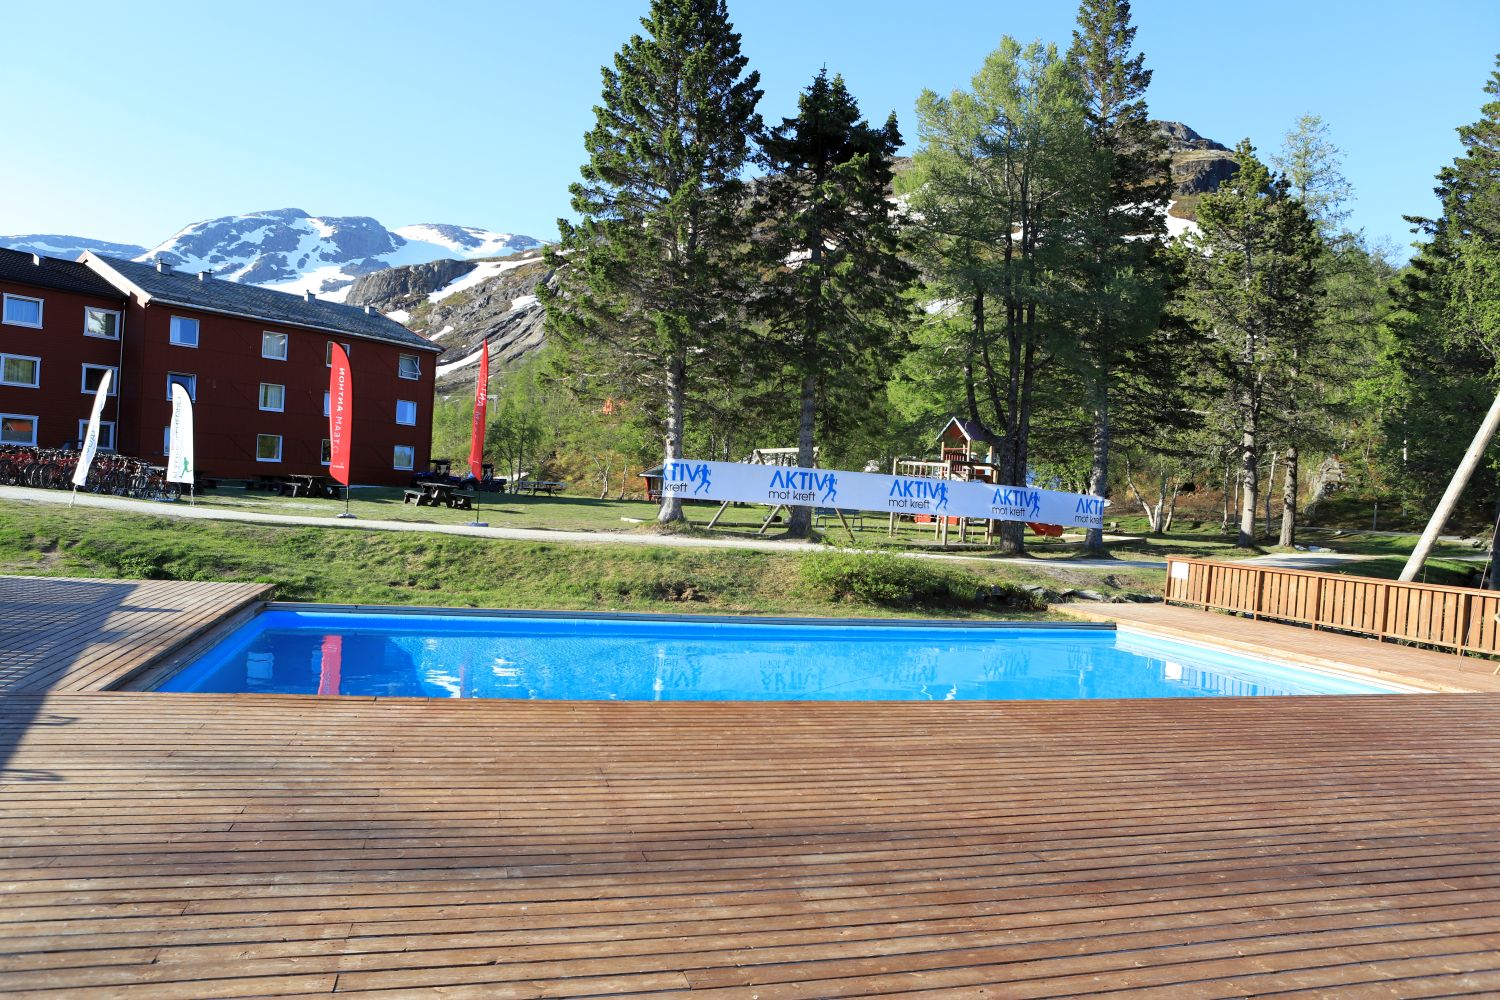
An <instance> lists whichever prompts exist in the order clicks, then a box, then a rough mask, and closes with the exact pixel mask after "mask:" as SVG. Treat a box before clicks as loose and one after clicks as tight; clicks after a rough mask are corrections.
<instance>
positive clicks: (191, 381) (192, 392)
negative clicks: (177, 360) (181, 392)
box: [167, 372, 198, 403]
mask: <svg viewBox="0 0 1500 1000" xmlns="http://www.w3.org/2000/svg"><path fill="white" fill-rule="evenodd" d="M173 376H176V377H177V378H185V379H187V380H188V382H187V385H186V386H185V387H184V388H186V389H187V391H188V399H191V400H192V401H193V402H195V403H196V402H198V376H197V374H196V373H194V372H167V402H169V403H170V402H171V401H172V378H173Z"/></svg>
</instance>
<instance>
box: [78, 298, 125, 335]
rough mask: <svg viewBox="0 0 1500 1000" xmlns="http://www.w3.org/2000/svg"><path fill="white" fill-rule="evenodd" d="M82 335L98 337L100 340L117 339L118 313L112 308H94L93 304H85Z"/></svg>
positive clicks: (118, 327) (118, 329) (118, 332)
mask: <svg viewBox="0 0 1500 1000" xmlns="http://www.w3.org/2000/svg"><path fill="white" fill-rule="evenodd" d="M83 335H84V336H85V337H98V338H100V339H101V340H119V339H120V314H119V313H117V312H115V311H114V310H112V309H95V308H94V307H93V306H85V307H84V309H83Z"/></svg>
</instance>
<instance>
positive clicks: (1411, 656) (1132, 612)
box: [1053, 604, 1500, 692]
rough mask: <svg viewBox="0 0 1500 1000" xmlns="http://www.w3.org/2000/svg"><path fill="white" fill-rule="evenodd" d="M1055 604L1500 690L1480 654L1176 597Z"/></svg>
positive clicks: (1273, 652) (1261, 647) (1373, 670)
mask: <svg viewBox="0 0 1500 1000" xmlns="http://www.w3.org/2000/svg"><path fill="white" fill-rule="evenodd" d="M1053 610H1055V611H1062V612H1064V613H1066V614H1069V615H1072V616H1074V617H1076V618H1081V619H1084V620H1085V621H1113V622H1116V623H1118V624H1119V625H1120V626H1122V627H1124V628H1133V629H1137V630H1139V631H1142V632H1150V633H1154V634H1157V635H1162V636H1167V637H1170V638H1177V639H1188V640H1192V641H1196V642H1212V643H1214V644H1215V645H1219V646H1224V647H1226V648H1229V649H1233V650H1236V651H1239V652H1245V653H1251V654H1254V655H1258V656H1266V657H1271V658H1273V659H1279V660H1283V661H1286V662H1290V663H1303V664H1308V665H1310V666H1316V667H1326V668H1329V669H1333V670H1339V671H1343V672H1345V673H1350V674H1356V675H1360V676H1366V677H1370V678H1372V679H1376V680H1379V679H1385V680H1391V681H1396V682H1398V683H1403V684H1409V685H1411V686H1413V687H1418V688H1422V689H1424V690H1429V691H1494V692H1500V676H1497V675H1496V674H1495V668H1496V667H1500V662H1497V661H1495V660H1486V659H1481V658H1479V657H1474V656H1459V655H1457V654H1455V653H1443V652H1436V651H1434V650H1429V649H1413V648H1412V647H1410V646H1402V645H1399V644H1397V643H1394V642H1379V641H1377V640H1375V639H1370V638H1365V637H1362V636H1353V635H1341V634H1339V633H1337V632H1329V631H1326V630H1317V631H1315V630H1313V629H1310V628H1304V627H1300V626H1297V625H1282V624H1279V623H1276V622H1265V621H1253V620H1251V619H1249V618H1240V617H1237V616H1235V615H1227V614H1221V613H1219V612H1216V611H1199V610H1197V609H1196V608H1183V607H1177V606H1175V605H1170V604H1063V605H1056V606H1054V608H1053Z"/></svg>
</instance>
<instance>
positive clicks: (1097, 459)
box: [1083, 376, 1155, 556]
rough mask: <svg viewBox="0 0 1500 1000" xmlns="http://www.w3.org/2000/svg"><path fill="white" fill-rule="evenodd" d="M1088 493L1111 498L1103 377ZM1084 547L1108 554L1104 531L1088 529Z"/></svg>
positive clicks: (1106, 396)
mask: <svg viewBox="0 0 1500 1000" xmlns="http://www.w3.org/2000/svg"><path fill="white" fill-rule="evenodd" d="M1088 491H1089V492H1090V493H1092V494H1093V495H1094V496H1096V497H1105V498H1108V496H1109V387H1108V385H1107V384H1106V383H1105V382H1104V381H1103V378H1102V376H1101V379H1100V384H1099V387H1098V389H1097V390H1096V391H1095V394H1094V460H1093V465H1092V466H1091V467H1090V468H1089V485H1088ZM1152 527H1153V528H1154V527H1155V525H1153V526H1152ZM1083 547H1084V549H1085V550H1086V551H1088V552H1089V553H1091V554H1092V555H1096V556H1102V555H1105V554H1107V552H1108V550H1107V549H1106V548H1105V546H1104V529H1103V528H1090V529H1088V531H1087V532H1086V533H1085V534H1084V536H1083Z"/></svg>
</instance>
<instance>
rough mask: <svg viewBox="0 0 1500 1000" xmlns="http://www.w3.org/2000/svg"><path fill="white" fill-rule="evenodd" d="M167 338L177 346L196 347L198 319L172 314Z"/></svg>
mask: <svg viewBox="0 0 1500 1000" xmlns="http://www.w3.org/2000/svg"><path fill="white" fill-rule="evenodd" d="M168 339H169V340H171V341H172V343H174V344H176V345H177V346H178V347H197V346H198V321H197V320H195V319H190V318H188V317H187V316H173V317H172V328H171V333H170V334H169V336H168Z"/></svg>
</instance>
